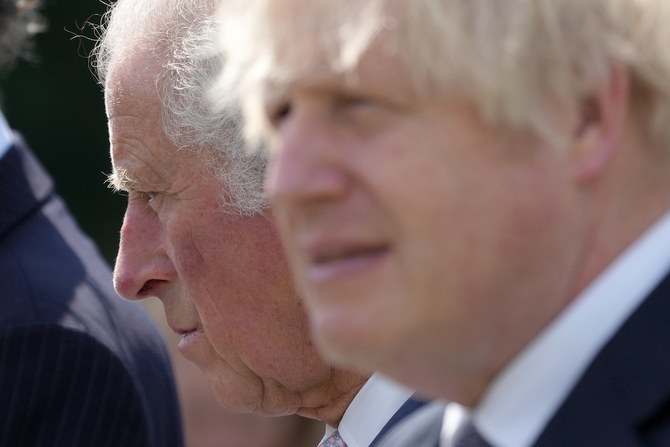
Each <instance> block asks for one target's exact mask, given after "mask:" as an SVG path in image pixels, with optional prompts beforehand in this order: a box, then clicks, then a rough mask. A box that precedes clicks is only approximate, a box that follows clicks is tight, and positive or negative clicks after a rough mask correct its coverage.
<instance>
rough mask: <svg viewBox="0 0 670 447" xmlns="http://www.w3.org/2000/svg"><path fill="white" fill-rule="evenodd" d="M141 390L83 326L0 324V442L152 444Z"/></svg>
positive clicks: (49, 446) (67, 446)
mask: <svg viewBox="0 0 670 447" xmlns="http://www.w3.org/2000/svg"><path fill="white" fill-rule="evenodd" d="M147 445H148V441H147V426H146V421H145V418H144V413H143V411H142V404H141V401H140V398H139V395H138V392H137V389H136V387H135V385H134V383H133V381H132V379H131V376H130V375H129V374H128V372H127V371H126V369H125V368H124V366H123V364H122V363H121V362H120V361H119V359H118V358H116V356H114V355H113V354H112V353H111V352H110V351H109V350H108V349H107V348H106V347H105V346H103V345H102V344H100V343H99V342H97V341H96V340H95V339H93V338H91V337H89V336H88V335H86V334H85V333H82V332H77V331H74V330H70V329H65V328H62V327H58V326H30V327H18V328H8V329H3V330H1V331H0V446H2V447H4V446H26V447H28V446H31V447H32V446H35V447H37V446H39V447H56V446H58V447H72V446H81V447H84V446H86V447H91V446H96V447H98V446H110V447H118V446H131V447H132V446H147Z"/></svg>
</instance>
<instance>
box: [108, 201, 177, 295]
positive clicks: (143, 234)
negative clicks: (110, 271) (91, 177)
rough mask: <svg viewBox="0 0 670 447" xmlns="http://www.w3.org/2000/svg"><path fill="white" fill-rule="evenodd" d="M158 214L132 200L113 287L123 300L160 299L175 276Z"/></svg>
mask: <svg viewBox="0 0 670 447" xmlns="http://www.w3.org/2000/svg"><path fill="white" fill-rule="evenodd" d="M163 239H164V237H163V231H162V229H161V223H160V222H159V219H158V216H157V215H156V213H155V212H154V211H153V210H152V209H151V208H150V207H148V206H147V205H146V204H142V203H137V202H133V201H129V203H128V207H127V209H126V214H125V216H124V218H123V226H122V227H121V241H120V243H119V252H118V255H117V258H116V266H115V267H114V287H115V288H116V291H117V292H118V293H119V295H121V296H122V297H124V298H126V299H129V300H141V299H144V298H147V297H150V296H159V293H160V289H161V288H162V287H164V286H165V284H166V283H168V282H170V281H171V280H172V279H173V278H174V277H175V271H174V267H173V264H172V262H171V260H170V258H169V257H168V254H167V251H166V249H165V246H164V241H163Z"/></svg>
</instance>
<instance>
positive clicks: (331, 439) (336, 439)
mask: <svg viewBox="0 0 670 447" xmlns="http://www.w3.org/2000/svg"><path fill="white" fill-rule="evenodd" d="M319 447H347V445H346V444H345V443H344V441H343V440H342V437H341V436H340V432H339V431H337V430H335V431H334V432H333V433H332V434H331V435H330V436H328V437H327V438H326V439H324V440H323V441H322V442H321V444H319Z"/></svg>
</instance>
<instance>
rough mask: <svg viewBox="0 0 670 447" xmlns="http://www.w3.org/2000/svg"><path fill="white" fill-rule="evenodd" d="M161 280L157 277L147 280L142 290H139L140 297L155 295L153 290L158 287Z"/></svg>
mask: <svg viewBox="0 0 670 447" xmlns="http://www.w3.org/2000/svg"><path fill="white" fill-rule="evenodd" d="M159 282H161V281H159V280H156V279H150V280H148V281H146V282H145V283H144V284H143V285H142V288H140V290H138V291H137V296H138V298H147V297H149V296H152V295H153V291H154V290H155V289H156V288H157V286H158V283H159Z"/></svg>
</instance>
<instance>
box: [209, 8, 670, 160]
mask: <svg viewBox="0 0 670 447" xmlns="http://www.w3.org/2000/svg"><path fill="white" fill-rule="evenodd" d="M221 17H222V20H223V21H224V26H223V33H224V34H223V38H222V46H223V49H224V54H225V57H226V60H227V64H226V70H225V72H224V76H223V77H222V80H221V81H220V83H219V85H218V88H219V95H220V97H221V98H222V100H223V101H224V102H225V101H235V100H237V99H238V95H241V96H242V97H243V98H244V99H245V109H248V111H249V113H248V116H245V118H246V119H248V129H247V130H248V132H249V135H250V136H251V137H252V138H256V137H258V135H260V134H262V133H266V132H264V129H263V127H264V126H265V124H266V123H265V122H264V117H263V116H262V107H261V103H262V99H263V98H262V96H263V95H269V94H270V93H271V92H270V91H267V92H265V93H264V92H263V88H266V87H267V86H269V85H272V86H275V87H278V86H282V85H283V84H287V83H290V82H291V80H292V79H295V78H296V77H298V76H300V75H301V74H303V73H304V72H306V71H310V70H313V69H314V68H315V65H316V64H325V66H328V67H330V69H331V70H332V71H333V72H334V73H341V74H346V73H347V72H354V71H355V70H356V69H357V66H358V63H359V61H360V58H361V57H362V56H363V55H364V54H365V53H366V51H368V49H369V48H370V47H371V46H372V45H382V47H383V51H385V52H387V54H392V55H394V57H397V59H398V60H399V61H400V62H401V64H402V65H403V67H404V68H405V69H407V71H408V73H409V78H410V79H409V80H410V82H412V85H413V86H414V89H415V91H416V93H417V94H419V95H424V96H426V95H431V96H435V95H441V94H442V95H449V94H450V93H453V92H454V90H456V91H458V92H459V94H461V95H463V96H465V97H467V98H469V99H471V100H473V101H474V103H475V104H476V105H477V106H478V109H479V111H480V113H481V115H482V116H483V118H484V119H487V120H489V121H497V122H501V123H503V124H505V125H508V126H511V127H513V128H520V129H528V130H531V131H534V132H536V133H538V134H540V135H542V136H544V137H547V138H549V137H551V136H552V135H553V136H554V137H555V136H556V135H555V134H554V131H555V129H554V128H553V126H552V122H551V113H552V106H551V105H552V103H553V104H555V101H556V100H559V101H563V100H565V101H580V100H584V99H587V97H586V96H587V95H589V93H590V92H591V91H592V89H593V87H594V86H595V85H596V84H597V83H598V82H600V81H603V80H606V79H607V78H608V77H609V76H610V75H611V72H612V65H613V63H621V64H624V65H625V66H627V67H628V68H629V70H630V72H631V75H632V80H633V81H632V98H633V102H634V104H633V105H634V106H635V111H636V112H637V113H641V114H642V115H643V116H640V117H639V118H640V122H641V123H642V124H643V125H645V126H648V127H647V128H646V130H645V131H647V132H648V134H649V137H650V138H651V139H653V140H654V142H655V143H658V144H661V145H665V146H666V147H668V148H670V50H668V49H669V48H670V26H668V25H669V24H670V1H668V0H341V1H337V2H334V1H332V0H285V1H282V2H277V1H275V0H229V1H228V4H227V5H226V8H225V9H222V13H221ZM307 36H309V38H307ZM315 52H317V53H318V58H316V57H312V56H314V55H315ZM322 66H323V65H322ZM245 111H246V110H245Z"/></svg>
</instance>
